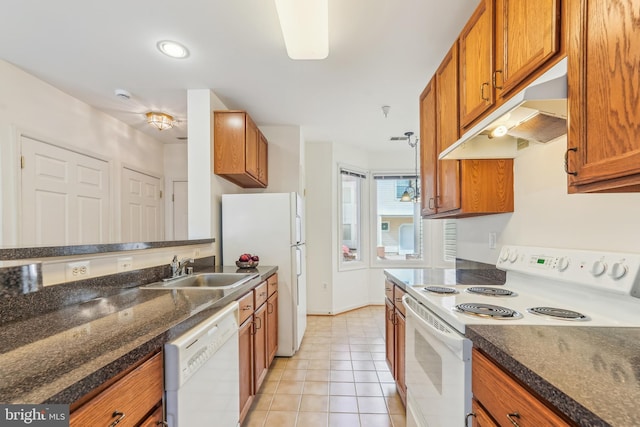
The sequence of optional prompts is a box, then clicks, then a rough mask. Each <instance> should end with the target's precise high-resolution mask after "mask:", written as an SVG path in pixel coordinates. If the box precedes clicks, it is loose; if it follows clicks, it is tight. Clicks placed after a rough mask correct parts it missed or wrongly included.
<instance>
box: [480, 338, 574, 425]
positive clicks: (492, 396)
mask: <svg viewBox="0 0 640 427" xmlns="http://www.w3.org/2000/svg"><path fill="white" fill-rule="evenodd" d="M471 371H472V379H471V384H472V386H471V388H472V391H473V414H472V415H470V417H471V418H473V420H474V421H473V425H474V426H482V427H484V426H514V425H517V426H520V427H539V426H547V427H565V426H571V425H574V424H571V423H568V422H567V421H565V420H564V419H563V418H562V417H561V416H560V415H558V414H556V413H555V412H554V411H553V410H552V409H551V408H550V407H549V406H547V404H546V403H545V402H543V401H541V400H540V399H538V398H537V397H536V396H534V395H533V394H531V393H530V392H529V391H528V390H527V389H526V388H524V387H523V386H522V385H520V383H518V382H517V381H516V380H514V379H513V378H512V377H511V376H509V374H507V373H506V372H505V371H503V370H502V368H500V367H499V366H498V365H496V364H495V363H494V362H493V361H491V360H490V359H489V358H488V357H487V356H485V355H484V354H483V353H481V352H480V351H478V350H477V349H473V360H472V362H471Z"/></svg>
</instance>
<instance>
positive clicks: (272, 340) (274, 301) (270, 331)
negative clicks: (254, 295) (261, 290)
mask: <svg viewBox="0 0 640 427" xmlns="http://www.w3.org/2000/svg"><path fill="white" fill-rule="evenodd" d="M277 351H278V292H274V293H273V294H271V296H270V297H269V300H268V301H267V367H269V366H271V362H273V358H274V357H276V352H277Z"/></svg>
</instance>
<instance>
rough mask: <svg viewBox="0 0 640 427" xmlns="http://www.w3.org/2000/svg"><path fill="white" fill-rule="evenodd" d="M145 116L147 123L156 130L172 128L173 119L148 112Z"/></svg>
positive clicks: (165, 115) (166, 115)
mask: <svg viewBox="0 0 640 427" xmlns="http://www.w3.org/2000/svg"><path fill="white" fill-rule="evenodd" d="M146 115H147V123H149V124H150V125H153V126H155V127H156V128H158V130H165V129H171V128H172V127H173V117H171V116H170V115H168V114H165V113H157V112H153V111H149V112H148V113H147V114H146Z"/></svg>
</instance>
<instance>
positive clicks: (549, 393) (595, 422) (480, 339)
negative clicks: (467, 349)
mask: <svg viewBox="0 0 640 427" xmlns="http://www.w3.org/2000/svg"><path fill="white" fill-rule="evenodd" d="M485 328H500V326H474V325H469V326H467V329H466V333H465V335H466V336H467V338H469V339H470V340H471V341H472V342H473V347H474V348H477V349H480V350H482V352H484V353H485V354H486V355H488V356H489V357H490V358H491V359H493V360H494V361H495V362H496V363H497V364H498V365H500V366H501V367H502V368H503V369H504V370H506V371H507V372H509V373H510V374H511V375H513V376H514V377H515V378H517V379H518V380H519V381H520V382H522V383H523V384H524V385H526V386H527V387H528V388H529V389H531V390H532V391H533V392H534V393H535V394H537V395H538V396H540V397H541V398H542V399H544V400H546V401H547V402H548V403H549V404H551V405H552V406H553V407H555V409H556V411H558V412H559V413H560V414H562V415H563V416H564V417H566V418H567V419H568V420H571V421H572V422H574V423H577V425H580V426H584V427H596V426H598V427H599V426H609V425H610V424H608V423H607V422H605V421H604V420H602V419H601V418H600V417H598V416H597V415H595V414H594V413H593V412H591V411H589V410H588V409H587V408H585V407H584V406H582V405H581V404H579V403H578V402H576V401H575V400H573V399H572V398H571V397H570V396H568V395H566V394H565V393H563V392H562V391H560V390H558V389H557V388H556V387H554V386H553V385H552V384H550V383H549V382H548V381H546V380H545V379H544V378H542V377H541V376H539V375H538V374H537V373H536V372H534V371H532V370H530V369H529V368H527V367H526V366H525V365H523V364H522V363H521V362H519V361H518V360H517V359H515V358H514V357H512V356H511V355H509V354H508V353H507V352H505V351H503V350H502V349H501V348H500V347H498V346H496V345H494V344H493V343H492V342H491V341H490V340H489V339H487V338H486V337H485V336H484V334H483V332H482V330H483V329H485Z"/></svg>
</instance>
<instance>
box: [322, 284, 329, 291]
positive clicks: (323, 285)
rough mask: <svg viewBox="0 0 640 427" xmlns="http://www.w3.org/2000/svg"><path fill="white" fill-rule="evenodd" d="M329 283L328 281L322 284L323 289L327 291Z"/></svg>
mask: <svg viewBox="0 0 640 427" xmlns="http://www.w3.org/2000/svg"><path fill="white" fill-rule="evenodd" d="M327 287H328V285H327V284H326V283H323V284H322V290H324V291H326V290H327Z"/></svg>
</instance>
